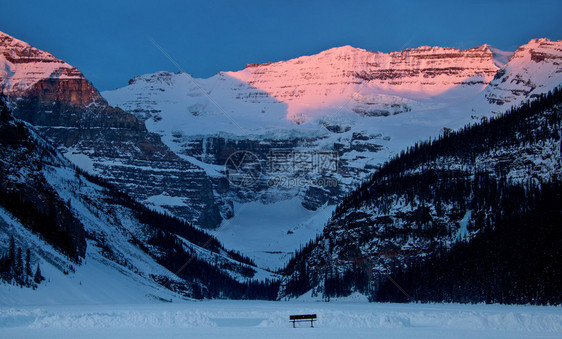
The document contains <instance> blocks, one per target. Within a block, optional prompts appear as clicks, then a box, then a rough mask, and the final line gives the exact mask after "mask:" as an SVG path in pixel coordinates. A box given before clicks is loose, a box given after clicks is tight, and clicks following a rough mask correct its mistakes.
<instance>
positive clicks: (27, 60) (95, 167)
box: [0, 32, 221, 227]
mask: <svg viewBox="0 0 562 339" xmlns="http://www.w3.org/2000/svg"><path fill="white" fill-rule="evenodd" d="M0 65H3V69H0V84H1V87H0V88H1V90H2V92H3V94H5V95H7V96H8V98H9V99H10V103H11V106H12V107H13V109H14V115H15V116H16V117H17V118H19V119H22V120H25V121H27V122H29V123H31V124H33V125H34V126H36V127H37V129H38V131H39V132H40V133H41V135H42V136H44V137H46V138H48V139H49V140H51V141H52V142H53V143H54V144H56V145H57V147H58V149H59V151H61V152H62V153H63V154H65V155H66V156H67V157H68V158H69V159H71V160H72V161H73V162H74V163H75V164H76V165H77V166H79V167H81V168H83V169H85V170H88V171H89V172H91V173H93V174H96V175H99V176H102V177H104V178H105V179H107V180H109V181H110V182H112V183H113V184H115V185H117V186H118V187H119V188H120V189H123V190H124V191H126V192H128V193H130V194H131V195H133V196H134V197H135V198H136V199H138V200H141V201H142V200H147V199H148V201H151V200H150V199H151V197H153V196H159V195H162V194H168V195H172V196H174V197H176V198H177V200H179V201H180V202H181V203H180V204H175V205H174V206H168V205H166V204H161V205H158V207H159V208H168V209H169V210H170V211H172V212H173V213H174V214H175V215H178V216H180V217H183V218H185V219H187V220H189V221H191V222H196V223H198V224H199V225H201V226H204V227H216V226H217V225H218V224H219V223H220V221H221V216H220V212H219V207H218V206H217V203H216V202H215V199H214V195H213V188H212V186H211V182H210V181H209V180H208V179H207V178H206V177H205V173H204V172H203V171H202V170H201V169H200V168H198V167H196V166H194V165H192V164H191V163H189V162H186V161H184V160H182V159H180V158H179V157H178V156H177V155H176V154H174V153H173V152H172V151H170V149H169V148H168V147H166V145H164V144H163V143H162V142H161V140H160V138H159V137H158V135H156V134H154V133H150V132H148V131H147V130H146V127H145V125H144V123H143V122H142V121H141V120H139V119H137V118H136V117H135V116H134V115H132V114H130V113H126V112H124V111H122V110H121V109H118V108H113V107H111V106H109V105H108V104H107V102H106V101H105V99H103V98H102V97H101V96H100V95H99V92H98V91H97V90H96V89H95V88H94V87H93V85H92V84H91V83H90V82H89V81H88V80H87V79H85V78H84V76H83V75H82V73H80V72H79V71H78V70H77V69H76V68H74V67H72V66H70V65H69V64H67V63H65V62H63V61H61V60H59V59H57V58H56V57H54V56H53V55H52V54H50V53H48V52H45V51H41V50H38V49H36V48H34V47H32V46H30V45H29V44H27V43H25V42H22V41H19V40H17V39H15V38H12V37H10V36H8V35H6V34H4V33H1V32H0ZM163 174H166V175H163Z"/></svg>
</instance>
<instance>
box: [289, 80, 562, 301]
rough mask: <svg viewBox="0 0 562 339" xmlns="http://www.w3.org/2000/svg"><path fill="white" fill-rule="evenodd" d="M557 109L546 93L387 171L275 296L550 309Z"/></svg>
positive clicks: (557, 190)
mask: <svg viewBox="0 0 562 339" xmlns="http://www.w3.org/2000/svg"><path fill="white" fill-rule="evenodd" d="M561 102H562V94H561V91H560V89H556V90H554V91H553V92H551V93H549V94H548V95H542V96H540V97H539V99H537V100H536V101H533V102H531V103H525V104H523V105H521V106H520V107H519V108H515V109H511V110H510V111H509V112H507V113H505V114H504V115H501V116H499V117H496V118H493V119H491V120H490V121H484V122H482V123H480V124H477V125H473V126H467V127H465V128H463V129H461V130H459V131H458V132H449V133H447V135H443V136H441V137H440V138H438V139H437V140H430V141H426V142H423V143H419V144H416V145H415V146H413V147H411V148H410V149H409V150H408V151H406V152H402V154H400V155H399V156H398V157H396V158H394V159H392V160H391V161H389V162H387V163H386V164H385V165H384V166H382V168H381V169H380V170H378V171H376V172H375V173H374V174H373V175H372V177H371V178H370V179H369V180H367V181H365V182H364V183H363V184H362V185H361V186H360V187H359V188H357V189H356V190H355V191H353V192H352V193H351V194H349V196H347V197H346V199H344V200H343V202H342V203H341V204H340V205H339V206H338V207H337V208H336V210H335V212H334V215H333V216H332V218H331V220H330V222H329V224H328V225H327V226H326V227H325V228H324V232H323V234H322V236H320V237H318V238H317V239H316V240H315V241H313V242H311V243H310V244H309V245H308V246H306V247H305V248H303V249H301V250H300V251H299V252H298V253H297V255H296V257H295V258H294V259H293V260H292V261H291V262H290V264H289V265H288V267H287V268H286V270H285V280H284V282H283V284H282V288H281V292H280V296H298V295H301V294H303V293H305V292H307V291H309V290H312V294H313V295H318V296H323V297H325V298H329V297H330V296H338V295H346V294H349V293H351V292H352V291H359V292H361V293H364V294H368V295H369V296H370V297H371V298H373V299H376V300H423V301H428V300H433V301H443V300H446V301H463V302H466V301H471V302H481V301H494V302H507V303H511V302H518V303H526V302H532V303H549V302H550V303H559V302H560V295H559V293H558V292H556V291H559V290H560V286H559V285H560V279H559V278H558V277H559V276H560V267H559V265H557V262H559V261H560V259H562V254H561V251H560V248H562V241H561V239H562V238H561V237H560V232H561V231H560V225H561V224H562V223H561V222H560V221H561V208H560V206H562V200H561V186H560V178H561V175H562V160H561V148H562V146H561V136H560V133H561V130H560V127H561V121H562V107H561ZM393 277H394V278H393ZM398 280H399V281H398ZM397 286H400V288H398V287H397ZM556 286H558V287H556Z"/></svg>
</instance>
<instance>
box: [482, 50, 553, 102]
mask: <svg viewBox="0 0 562 339" xmlns="http://www.w3.org/2000/svg"><path fill="white" fill-rule="evenodd" d="M561 83H562V41H551V40H549V39H533V40H531V41H530V42H529V43H528V44H526V45H523V46H521V47H519V48H518V49H517V51H515V53H514V54H513V57H512V58H511V60H510V61H509V63H508V64H507V65H506V66H505V67H504V68H502V69H501V70H500V71H499V72H498V73H497V74H496V76H495V77H494V80H493V81H492V82H491V83H490V85H489V86H488V88H486V91H485V97H486V99H487V100H488V102H490V103H491V104H494V105H497V106H511V105H518V104H519V103H520V102H521V100H523V99H529V98H534V97H536V96H538V95H539V94H541V93H545V92H547V91H549V90H550V89H552V88H553V87H555V86H558V85H560V84H561Z"/></svg>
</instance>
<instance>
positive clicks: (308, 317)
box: [289, 314, 316, 328]
mask: <svg viewBox="0 0 562 339" xmlns="http://www.w3.org/2000/svg"><path fill="white" fill-rule="evenodd" d="M289 321H292V322H293V328H294V327H295V323H297V322H302V321H310V327H314V324H313V322H314V321H316V314H295V315H290V316H289Z"/></svg>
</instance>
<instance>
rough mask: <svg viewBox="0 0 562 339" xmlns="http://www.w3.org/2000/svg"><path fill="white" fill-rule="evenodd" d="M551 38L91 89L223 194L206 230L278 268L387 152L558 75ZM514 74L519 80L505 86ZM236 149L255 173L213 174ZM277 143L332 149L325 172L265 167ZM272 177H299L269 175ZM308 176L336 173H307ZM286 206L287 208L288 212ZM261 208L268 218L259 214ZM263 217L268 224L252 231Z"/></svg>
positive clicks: (543, 87)
mask: <svg viewBox="0 0 562 339" xmlns="http://www.w3.org/2000/svg"><path fill="white" fill-rule="evenodd" d="M561 46H562V42H560V41H550V40H547V39H541V40H533V41H531V42H529V43H528V44H527V45H524V46H522V47H521V48H519V49H518V50H517V51H516V52H515V53H512V52H505V51H501V50H498V49H497V48H494V47H492V46H489V45H483V46H480V47H475V48H471V49H467V50H459V49H455V48H442V47H427V46H424V47H419V48H416V49H407V50H404V51H400V52H392V53H380V52H370V51H366V50H363V49H358V48H353V47H350V46H344V47H338V48H332V49H330V50H327V51H324V52H321V53H319V54H316V55H311V56H304V57H300V58H296V59H292V60H288V61H281V62H274V63H266V64H249V65H247V67H246V68H245V69H243V70H241V71H236V72H220V73H218V74H216V75H215V76H213V77H211V78H208V79H194V78H192V77H191V76H189V75H188V74H185V73H177V74H172V73H169V72H158V73H154V74H149V75H143V76H138V77H135V78H133V79H131V80H130V82H129V85H128V86H126V87H124V88H121V89H118V90H115V91H107V92H103V93H102V95H103V96H104V97H105V98H106V99H107V100H108V101H109V102H110V103H111V104H112V105H116V106H119V107H121V108H123V109H124V110H126V111H128V112H131V113H133V114H135V116H137V117H138V118H139V119H141V120H144V121H145V123H146V126H147V128H148V129H149V130H150V131H151V132H154V133H157V134H159V135H160V136H161V137H162V140H163V142H164V143H165V144H166V145H168V146H169V147H170V149H172V150H173V151H174V152H175V153H176V154H178V155H179V156H180V157H182V158H183V159H185V160H187V161H189V162H191V163H193V164H196V165H198V166H201V167H202V168H204V169H205V171H206V173H207V175H208V176H209V177H210V178H211V180H212V181H213V182H214V187H215V192H219V191H220V192H221V197H222V199H223V200H228V201H234V203H235V206H234V217H233V218H232V219H230V220H228V221H225V222H224V224H223V227H221V228H219V229H218V230H217V231H216V232H217V233H216V234H217V236H220V237H221V239H223V240H224V241H225V242H226V243H227V244H229V245H230V246H233V247H234V248H239V249H241V250H243V251H245V252H246V253H250V254H252V255H255V256H256V259H257V260H258V261H260V260H262V263H263V264H264V265H272V266H277V267H279V266H282V264H283V262H284V261H285V260H286V259H288V255H287V253H283V252H291V250H292V249H294V248H295V246H298V245H302V244H303V243H304V242H305V241H306V240H308V239H310V238H311V236H312V235H313V234H315V233H319V232H320V231H321V229H322V226H323V224H324V222H325V221H326V220H327V219H328V217H329V215H330V213H331V211H332V209H333V205H334V204H335V203H336V202H337V201H339V200H340V199H341V198H342V197H343V196H344V195H345V193H346V192H349V190H351V189H352V187H354V185H356V183H357V182H359V181H360V180H361V179H362V178H365V177H366V176H367V175H368V174H370V173H371V172H372V171H373V169H375V168H377V167H378V166H379V165H381V164H382V163H384V162H385V161H386V160H388V159H389V158H390V157H391V156H392V155H395V154H398V153H399V152H400V151H401V150H403V149H405V148H406V147H408V146H410V145H412V144H414V143H415V142H417V141H420V140H425V139H427V138H430V137H436V136H438V135H440V134H442V133H443V132H444V131H448V130H450V129H457V128H460V127H462V126H464V125H466V124H468V123H473V122H476V121H480V119H481V118H483V117H488V116H490V115H492V114H494V113H495V112H500V111H504V110H506V109H507V108H509V105H511V104H518V103H520V102H521V101H522V100H526V99H530V98H533V97H534V96H536V95H538V94H540V93H544V92H546V91H548V90H551V89H552V88H554V87H555V86H557V85H558V84H560V83H562V73H561V71H562V66H561V62H562V53H561V52H560V48H561ZM538 56H542V57H538ZM536 70H540V72H538V71H536ZM518 84H520V85H518ZM524 84H527V85H526V86H528V89H527V90H525V91H517V90H515V89H516V87H517V86H523V85H524ZM528 84H535V85H532V86H531V85H528ZM529 86H530V87H529ZM506 89H508V90H509V93H508V94H509V95H511V96H513V97H511V98H510V99H509V100H510V102H509V105H507V104H504V105H501V104H502V103H503V102H505V101H507V99H502V100H494V99H493V98H496V97H498V98H500V97H504V96H505V95H506V94H505V93H507V92H506ZM242 150H245V151H250V152H252V153H254V154H255V155H256V157H257V158H259V159H260V161H261V162H262V169H263V173H262V176H261V178H260V180H259V181H257V182H256V183H255V184H254V185H253V186H252V187H250V188H246V187H245V188H240V187H234V186H233V185H226V184H225V182H224V180H223V179H224V176H225V175H224V172H225V170H224V164H225V162H226V160H227V159H228V157H229V155H231V154H232V153H233V152H235V151H242ZM279 150H283V151H285V152H290V153H291V154H292V155H294V154H302V153H303V152H326V151H328V152H334V153H335V154H337V171H333V172H329V173H326V172H322V173H318V172H316V173H315V172H314V171H304V172H302V171H301V172H298V173H297V172H296V171H290V170H286V171H284V172H279V171H275V170H272V168H271V167H270V166H269V165H270V163H271V160H272V158H273V159H274V160H276V159H277V158H276V155H277V153H276V152H277V151H279ZM287 161H289V162H291V161H293V162H294V158H292V159H291V160H287ZM291 165H294V163H291ZM279 176H281V177H282V178H285V179H286V178H289V180H286V182H289V183H291V182H292V181H291V180H293V179H294V180H295V181H296V182H299V181H298V180H300V179H303V181H300V182H305V183H306V184H304V185H299V184H289V185H278V184H276V183H277V182H278V181H275V180H274V181H272V180H271V179H278V178H279ZM319 178H322V179H334V180H335V182H337V184H336V185H333V186H330V185H322V184H318V180H317V179H319ZM295 181H293V182H295ZM272 182H273V185H272V184H271V183H272ZM295 202H296V203H295ZM299 203H300V204H299ZM248 204H249V205H248ZM299 205H300V206H299ZM287 206H291V207H287ZM244 207H246V208H247V209H246V208H244ZM287 208H290V209H291V210H295V211H299V212H298V213H291V214H288V213H286V210H287ZM300 209H302V210H300ZM249 211H251V213H250V212H249ZM260 211H261V212H260ZM309 211H314V213H312V214H310V213H308V212H309ZM295 214H296V216H295ZM223 216H226V215H225V213H223ZM268 218H273V219H274V220H275V222H267V223H265V224H264V222H263V220H264V219H265V220H267V219H268ZM267 225H275V226H270V227H271V229H269V230H268V231H262V230H263V229H264V227H267ZM271 234H276V236H275V237H274V238H275V239H274V240H271V239H268V235H271ZM249 244H252V245H249ZM289 244H290V245H289ZM279 252H282V253H279ZM272 253H273V254H272ZM268 258H269V259H268ZM272 258H275V259H272ZM270 259H271V260H270Z"/></svg>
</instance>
